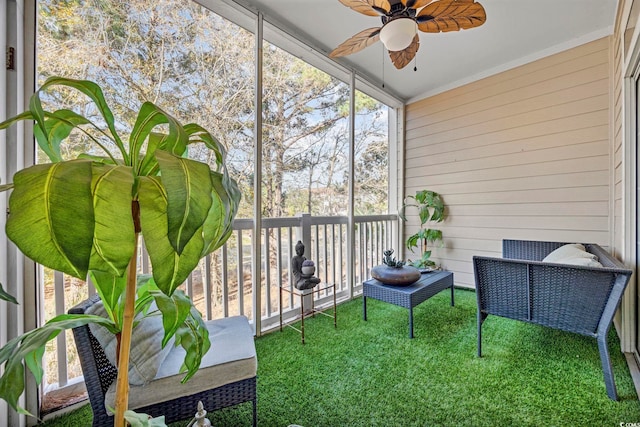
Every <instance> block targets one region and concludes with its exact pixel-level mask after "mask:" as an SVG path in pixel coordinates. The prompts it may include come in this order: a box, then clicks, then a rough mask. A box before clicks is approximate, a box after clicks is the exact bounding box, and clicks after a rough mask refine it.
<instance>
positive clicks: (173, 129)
mask: <svg viewBox="0 0 640 427" xmlns="http://www.w3.org/2000/svg"><path fill="white" fill-rule="evenodd" d="M162 124H169V134H168V135H167V136H166V138H163V139H162V140H161V141H159V144H158V146H157V149H162V150H165V151H168V152H170V153H173V154H175V155H177V156H181V155H183V154H184V153H185V151H186V149H187V141H188V139H189V137H188V136H187V134H186V132H185V131H184V128H183V127H182V126H181V125H180V123H178V121H177V120H175V119H174V118H173V117H172V116H170V115H169V114H167V113H165V112H164V111H163V110H162V109H161V108H160V107H158V106H157V105H155V104H153V103H151V102H145V103H144V104H142V106H141V107H140V111H139V112H138V117H137V118H136V123H135V124H134V126H133V130H132V131H131V136H130V137H129V149H130V150H131V153H130V155H131V164H132V165H133V166H134V167H135V168H136V171H137V173H138V174H139V175H142V173H141V171H142V167H143V165H146V166H145V168H147V167H148V164H149V163H150V161H149V159H148V157H153V156H154V155H155V154H156V152H155V149H154V147H153V145H154V144H155V142H154V144H148V145H147V152H146V154H145V157H144V158H143V159H142V161H141V162H139V161H138V159H139V157H140V150H141V149H142V146H143V145H144V142H145V141H146V140H147V138H148V137H149V135H150V134H151V131H152V130H153V128H155V127H156V126H158V125H162Z"/></svg>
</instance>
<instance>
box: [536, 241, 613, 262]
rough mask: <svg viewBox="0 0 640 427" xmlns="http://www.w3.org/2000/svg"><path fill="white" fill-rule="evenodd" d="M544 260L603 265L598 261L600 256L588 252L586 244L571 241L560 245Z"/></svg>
mask: <svg viewBox="0 0 640 427" xmlns="http://www.w3.org/2000/svg"><path fill="white" fill-rule="evenodd" d="M542 262H552V263H556V264H571V265H582V266H585V267H602V264H600V263H599V262H598V257H597V256H596V255H594V254H592V253H589V252H587V250H586V249H585V247H584V245H581V244H580V243H571V244H567V245H563V246H560V247H559V248H558V249H556V250H554V251H552V252H551V253H549V255H547V256H546V257H544V259H543V260H542Z"/></svg>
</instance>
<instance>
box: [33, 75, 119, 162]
mask: <svg viewBox="0 0 640 427" xmlns="http://www.w3.org/2000/svg"><path fill="white" fill-rule="evenodd" d="M50 86H68V87H71V88H73V89H76V90H77V91H79V92H82V93H84V94H85V95H87V96H88V97H89V98H90V99H91V100H92V101H93V102H94V104H95V105H96V107H97V108H98V111H99V112H100V114H101V115H102V117H103V118H104V120H105V123H106V124H107V127H108V128H109V131H110V132H111V137H112V138H113V141H114V142H115V143H116V145H117V146H118V148H119V149H120V152H121V153H122V156H123V158H124V159H125V163H128V157H127V152H126V150H125V147H124V144H123V143H122V140H121V139H120V137H119V135H118V132H116V128H115V124H114V123H115V120H114V117H113V113H112V112H111V109H110V108H109V106H108V105H107V102H106V101H105V99H104V94H103V93H102V89H100V86H98V85H97V84H96V83H94V82H92V81H89V80H76V79H69V78H65V77H55V76H54V77H49V78H48V79H47V80H46V81H45V82H44V84H43V85H42V86H41V87H40V89H39V90H38V91H37V92H36V93H34V94H33V95H32V97H31V101H33V106H32V104H31V102H30V104H29V106H30V110H31V111H32V112H33V113H34V117H35V118H36V120H37V122H39V121H40V120H42V119H43V117H42V116H41V115H40V113H39V111H42V106H41V105H40V92H42V91H44V90H45V89H46V88H48V87H50ZM38 110H39V111H38ZM42 122H44V120H42ZM44 130H45V129H43V131H44Z"/></svg>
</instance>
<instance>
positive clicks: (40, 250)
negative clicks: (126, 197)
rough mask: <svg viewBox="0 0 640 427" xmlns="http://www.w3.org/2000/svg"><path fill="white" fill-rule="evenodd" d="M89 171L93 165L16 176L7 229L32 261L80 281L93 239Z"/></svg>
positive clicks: (56, 166) (40, 168)
mask: <svg viewBox="0 0 640 427" xmlns="http://www.w3.org/2000/svg"><path fill="white" fill-rule="evenodd" d="M91 170H92V169H91V162H89V161H86V160H72V161H67V162H59V163H52V164H45V165H36V166H31V167H29V168H26V169H23V170H21V171H19V172H17V173H16V174H15V175H14V183H13V184H14V189H13V192H12V193H11V197H10V198H9V211H10V214H9V217H8V218H7V225H6V231H7V236H8V237H9V239H11V240H12V241H13V242H14V243H15V244H16V245H17V246H18V248H20V250H21V251H22V252H23V253H24V254H25V255H27V256H28V257H29V258H31V259H32V260H34V261H35V262H38V263H40V264H42V265H44V266H46V267H49V268H52V269H54V270H58V271H62V272H63V273H66V274H69V275H72V276H74V277H77V278H79V279H82V280H84V279H85V278H86V275H87V269H88V267H89V259H90V256H91V249H92V246H93V234H94V214H93V197H92V195H91V178H92V172H91Z"/></svg>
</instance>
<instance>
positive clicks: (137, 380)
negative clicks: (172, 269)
mask: <svg viewBox="0 0 640 427" xmlns="http://www.w3.org/2000/svg"><path fill="white" fill-rule="evenodd" d="M154 310H157V306H156V305H155V303H151V307H150V309H149V312H152V311H154ZM85 313H86V314H93V315H96V316H102V317H105V318H106V317H108V315H107V312H106V310H105V309H104V305H103V303H102V301H98V302H97V303H95V304H93V305H92V306H90V307H89V308H88V309H87V310H86V312H85ZM136 320H139V321H138V323H137V325H135V326H134V328H133V335H132V336H131V353H130V355H129V383H130V384H133V385H144V384H147V383H149V382H150V381H152V380H153V379H154V378H155V377H156V375H157V373H158V369H160V365H162V362H164V360H165V359H166V358H167V356H168V355H169V352H170V351H171V349H172V348H173V347H174V339H173V338H171V339H170V340H169V342H167V345H166V346H165V347H164V348H162V338H163V337H164V328H163V326H162V316H161V315H160V314H159V313H158V315H152V316H148V317H143V318H142V319H140V318H139V317H137V318H136ZM89 329H90V330H91V333H92V334H93V336H94V337H96V339H97V340H98V342H99V343H100V345H101V346H102V348H103V349H104V354H105V356H107V359H108V360H109V362H111V364H112V365H114V366H116V347H117V340H116V336H115V335H113V334H112V333H111V332H109V331H108V330H107V329H106V328H105V327H103V326H100V325H96V324H93V323H91V324H89Z"/></svg>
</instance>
